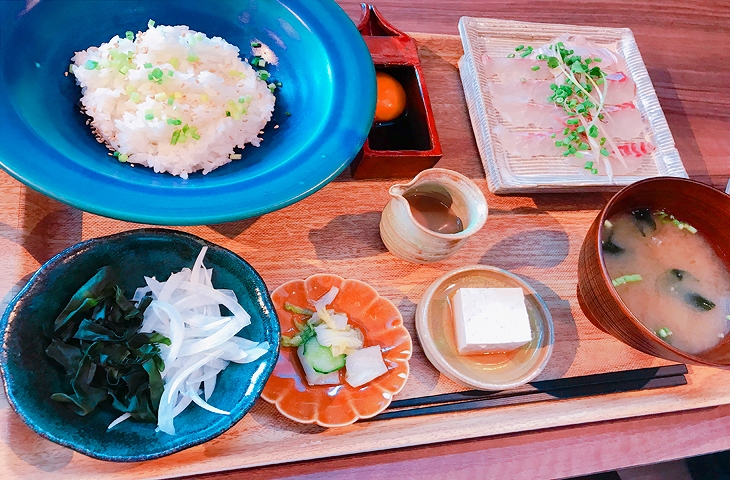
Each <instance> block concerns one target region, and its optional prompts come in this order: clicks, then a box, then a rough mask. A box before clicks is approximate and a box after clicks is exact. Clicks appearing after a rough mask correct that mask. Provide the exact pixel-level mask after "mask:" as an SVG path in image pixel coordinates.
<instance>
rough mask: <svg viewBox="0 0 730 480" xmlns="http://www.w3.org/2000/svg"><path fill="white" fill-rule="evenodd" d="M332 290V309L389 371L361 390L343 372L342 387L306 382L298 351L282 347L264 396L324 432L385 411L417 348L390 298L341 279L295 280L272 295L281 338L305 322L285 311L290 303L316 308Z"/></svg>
mask: <svg viewBox="0 0 730 480" xmlns="http://www.w3.org/2000/svg"><path fill="white" fill-rule="evenodd" d="M332 287H338V288H339V289H340V291H339V293H338V294H337V297H336V298H335V300H334V301H333V302H332V303H331V304H330V306H329V307H328V308H332V309H334V311H335V312H337V313H344V314H346V315H347V317H348V319H349V322H350V323H351V324H352V325H353V327H356V328H359V329H360V331H361V332H362V333H363V335H364V337H365V344H364V346H365V347H371V346H373V345H378V346H380V349H381V351H382V352H383V360H384V361H385V365H386V366H387V367H388V371H387V372H386V373H385V374H383V375H381V376H380V377H378V378H376V379H375V380H373V381H371V382H369V383H366V384H365V385H362V386H360V387H357V388H355V387H352V386H350V385H349V384H348V383H347V382H345V378H344V376H345V375H344V372H343V371H340V380H341V382H340V384H339V385H316V386H311V385H309V384H308V383H307V381H306V379H305V375H304V370H303V369H302V366H301V364H300V363H299V358H298V357H297V351H296V348H293V347H282V348H281V353H280V354H279V360H278V362H277V364H276V367H274V372H273V373H272V374H271V376H270V377H269V381H268V382H267V383H266V386H265V387H264V391H263V394H262V395H261V396H262V398H263V399H264V400H266V401H267V402H270V403H273V404H274V405H276V408H277V409H278V410H279V411H280V412H281V413H282V414H283V415H284V416H286V417H288V418H290V419H292V420H294V421H297V422H301V423H316V424H318V425H320V426H323V427H340V426H344V425H349V424H351V423H353V422H355V421H357V420H358V419H361V418H370V417H373V416H375V415H377V414H378V413H380V412H382V411H383V410H385V408H386V407H387V406H388V405H389V404H390V402H391V400H392V399H393V396H394V395H395V394H396V393H398V392H400V391H401V389H402V388H403V386H404V385H405V383H406V380H407V379H408V360H409V359H410V358H411V352H412V350H413V344H412V342H411V336H410V334H409V333H408V330H406V329H405V327H404V326H403V317H402V316H401V314H400V312H399V311H398V309H397V308H396V306H395V305H393V304H392V303H391V302H390V301H388V300H387V299H385V298H383V297H381V296H380V295H379V294H378V292H376V291H375V289H374V288H373V287H371V286H370V285H368V284H366V283H363V282H361V281H359V280H345V279H344V278H342V277H338V276H336V275H325V274H319V275H313V276H311V277H309V278H307V279H306V280H292V281H290V282H287V283H285V284H284V285H282V286H280V287H279V288H277V289H276V290H274V291H273V293H272V294H271V300H272V302H273V304H274V307H275V308H276V314H277V316H278V317H279V322H280V323H281V333H282V335H287V336H293V335H296V334H297V332H298V331H297V329H296V327H295V326H294V320H297V321H299V322H301V321H303V320H304V318H305V317H303V316H301V315H296V314H293V313H291V312H289V311H287V310H285V309H284V304H285V303H286V302H289V303H291V304H292V305H296V306H299V307H303V308H311V303H310V302H311V301H314V300H317V299H319V298H321V297H322V296H323V295H324V294H326V293H327V292H329V291H330V289H331V288H332Z"/></svg>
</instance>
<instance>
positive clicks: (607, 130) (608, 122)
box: [599, 103, 645, 140]
mask: <svg viewBox="0 0 730 480" xmlns="http://www.w3.org/2000/svg"><path fill="white" fill-rule="evenodd" d="M604 111H605V113H606V115H605V118H604V119H603V120H602V121H601V124H600V125H599V128H601V130H603V132H604V135H605V136H607V137H610V138H619V139H622V140H630V139H633V138H639V137H642V136H644V128H645V127H644V120H642V118H641V112H639V110H638V109H637V108H636V106H635V105H634V104H633V103H623V104H621V105H609V106H606V108H604Z"/></svg>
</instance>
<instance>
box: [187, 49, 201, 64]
mask: <svg viewBox="0 0 730 480" xmlns="http://www.w3.org/2000/svg"><path fill="white" fill-rule="evenodd" d="M198 60H200V57H198V56H197V55H196V54H195V52H192V51H191V52H190V53H188V56H187V61H188V62H190V63H193V62H197V61H198Z"/></svg>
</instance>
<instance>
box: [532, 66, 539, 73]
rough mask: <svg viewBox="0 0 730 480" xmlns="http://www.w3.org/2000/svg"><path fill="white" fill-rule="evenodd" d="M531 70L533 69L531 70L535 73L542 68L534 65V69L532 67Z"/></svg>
mask: <svg viewBox="0 0 730 480" xmlns="http://www.w3.org/2000/svg"><path fill="white" fill-rule="evenodd" d="M530 69H531V70H532V71H533V72H536V71H538V70H540V66H539V65H533V66H532V67H530Z"/></svg>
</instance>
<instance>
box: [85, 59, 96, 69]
mask: <svg viewBox="0 0 730 480" xmlns="http://www.w3.org/2000/svg"><path fill="white" fill-rule="evenodd" d="M97 65H99V62H96V61H94V60H86V63H85V64H84V68H86V70H93V69H95V68H96V66H97Z"/></svg>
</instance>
